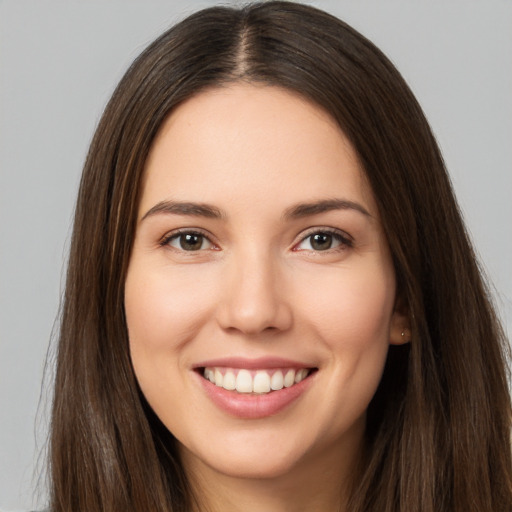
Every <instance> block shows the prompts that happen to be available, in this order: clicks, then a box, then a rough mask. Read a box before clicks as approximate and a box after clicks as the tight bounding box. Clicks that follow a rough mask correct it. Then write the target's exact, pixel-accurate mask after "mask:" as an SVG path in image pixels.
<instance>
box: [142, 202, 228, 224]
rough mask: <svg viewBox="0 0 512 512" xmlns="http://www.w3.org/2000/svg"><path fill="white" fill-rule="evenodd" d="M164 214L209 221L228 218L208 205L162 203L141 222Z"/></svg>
mask: <svg viewBox="0 0 512 512" xmlns="http://www.w3.org/2000/svg"><path fill="white" fill-rule="evenodd" d="M162 213H163V214H166V215H192V216H194V217H207V218H209V219H224V218H225V217H226V214H225V213H224V212H223V211H221V210H219V209H218V208H217V207H215V206H212V205H210V204H207V203H192V202H179V201H160V202H159V203H157V204H155V206H153V207H152V208H150V209H149V210H148V211H147V212H146V213H145V214H144V215H143V217H142V219H141V220H140V221H141V222H142V221H143V220H144V219H146V218H148V217H152V216H153V215H157V214H162Z"/></svg>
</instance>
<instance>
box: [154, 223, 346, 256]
mask: <svg viewBox="0 0 512 512" xmlns="http://www.w3.org/2000/svg"><path fill="white" fill-rule="evenodd" d="M183 235H194V236H199V237H202V238H203V239H205V240H207V241H208V242H209V243H210V244H212V245H213V246H214V247H216V245H215V244H214V243H213V242H212V241H211V240H210V238H209V237H208V235H206V234H205V233H204V232H202V231H200V230H197V229H179V230H177V231H173V232H172V233H169V234H167V235H165V236H164V237H163V238H162V239H161V240H160V242H159V245H160V246H161V247H165V246H168V245H169V244H170V242H171V241H172V240H174V239H178V238H179V237H180V236H183ZM314 235H328V236H331V237H332V238H333V239H334V240H336V241H337V242H339V244H340V245H339V246H338V247H334V248H330V247H329V248H328V249H325V250H323V251H322V250H315V249H302V250H309V251H312V252H316V253H321V252H333V251H340V250H344V249H347V248H348V249H350V248H352V247H353V246H354V242H353V240H352V238H351V237H350V236H349V235H347V234H346V233H344V232H342V231H339V230H337V229H333V228H313V229H312V230H310V231H309V232H308V233H307V234H305V235H304V236H303V237H302V238H301V239H300V241H299V242H298V243H296V244H295V245H294V246H293V248H292V250H293V251H296V252H297V251H299V250H300V249H297V247H298V246H299V245H301V244H302V243H304V242H305V241H306V240H307V239H308V238H311V237H313V236H314ZM176 249H177V248H176ZM177 250H180V249H177ZM201 250H205V249H199V250H197V251H186V250H185V249H181V251H183V252H191V253H192V252H200V251H201Z"/></svg>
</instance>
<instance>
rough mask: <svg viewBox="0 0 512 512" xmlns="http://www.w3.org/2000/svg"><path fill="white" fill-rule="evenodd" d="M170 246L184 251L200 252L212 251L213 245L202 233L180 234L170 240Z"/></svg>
mask: <svg viewBox="0 0 512 512" xmlns="http://www.w3.org/2000/svg"><path fill="white" fill-rule="evenodd" d="M167 243H168V245H170V246H171V247H174V248H176V249H180V250H182V251H200V250H203V249H211V248H212V243H211V242H210V241H209V240H208V238H206V237H205V236H204V235H202V234H201V233H194V232H188V233H178V234H177V235H173V236H172V237H171V238H169V240H168V242H167Z"/></svg>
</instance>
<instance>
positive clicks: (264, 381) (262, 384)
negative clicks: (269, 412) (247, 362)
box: [252, 372, 270, 393]
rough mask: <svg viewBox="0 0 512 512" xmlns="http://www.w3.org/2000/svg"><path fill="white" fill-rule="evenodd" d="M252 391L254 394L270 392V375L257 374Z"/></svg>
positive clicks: (265, 373) (264, 373)
mask: <svg viewBox="0 0 512 512" xmlns="http://www.w3.org/2000/svg"><path fill="white" fill-rule="evenodd" d="M252 390H253V391H254V393H268V392H269V391H270V375H269V374H268V373H267V372H256V375H255V376H254V382H253V384H252Z"/></svg>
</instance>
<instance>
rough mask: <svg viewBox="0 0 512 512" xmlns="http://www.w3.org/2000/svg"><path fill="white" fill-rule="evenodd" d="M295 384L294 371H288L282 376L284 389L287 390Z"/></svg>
mask: <svg viewBox="0 0 512 512" xmlns="http://www.w3.org/2000/svg"><path fill="white" fill-rule="evenodd" d="M294 383H295V370H288V371H287V372H286V375H285V376H284V387H285V388H289V387H290V386H293V384H294Z"/></svg>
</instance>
